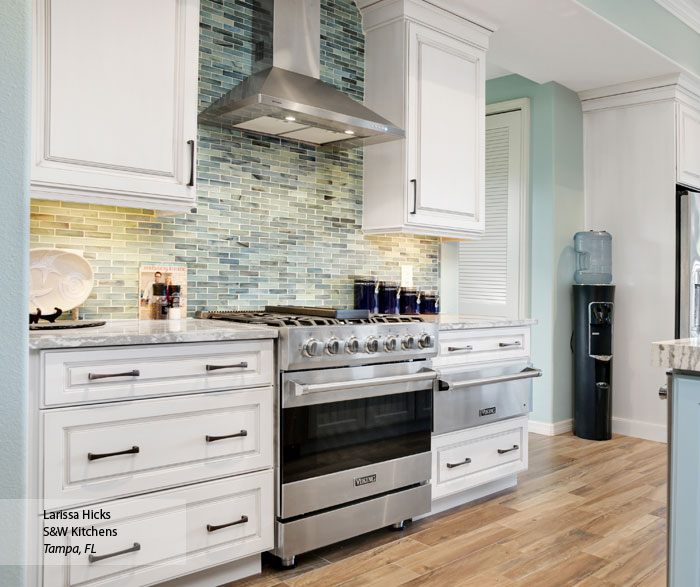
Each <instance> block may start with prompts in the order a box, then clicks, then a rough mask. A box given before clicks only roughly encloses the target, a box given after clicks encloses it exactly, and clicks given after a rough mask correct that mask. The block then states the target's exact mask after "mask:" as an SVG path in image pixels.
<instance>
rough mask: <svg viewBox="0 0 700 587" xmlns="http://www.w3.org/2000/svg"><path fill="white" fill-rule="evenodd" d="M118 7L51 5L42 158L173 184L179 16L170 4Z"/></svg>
mask: <svg viewBox="0 0 700 587" xmlns="http://www.w3.org/2000/svg"><path fill="white" fill-rule="evenodd" d="M122 5H123V6H124V9H120V10H114V6H113V4H112V3H111V2H94V1H92V0H52V1H51V13H50V21H49V23H50V31H51V35H50V45H49V47H48V49H49V55H50V61H49V63H48V65H49V79H50V80H51V92H50V94H49V95H48V96H47V98H48V99H47V104H46V106H47V123H48V124H47V129H46V131H47V142H46V149H45V156H46V158H47V159H49V160H55V161H60V160H63V161H66V162H73V163H76V164H79V165H87V166H97V167H117V168H121V169H123V170H124V171H132V172H139V171H145V172H148V173H153V174H163V175H165V176H168V175H169V176H171V177H172V176H173V175H174V173H175V167H176V165H175V156H176V153H175V150H174V149H173V140H174V138H175V137H174V130H175V129H174V126H173V122H174V121H175V112H176V107H177V104H176V102H177V97H176V96H175V95H174V93H173V89H174V88H175V83H176V74H177V71H176V60H177V41H178V31H177V24H178V22H177V13H176V12H175V11H174V10H172V5H173V2H172V1H171V0H151V1H150V2H146V3H145V4H144V3H143V2H141V1H139V0H122ZM134 15H138V18H134ZM96 23H109V26H96ZM78 27H79V30H80V34H79V35H76V34H75V33H76V30H75V29H76V28H78ZM154 35H155V36H156V38H157V40H158V41H157V42H154ZM116 96H119V102H120V103H119V108H118V109H115V108H114V106H115V104H113V103H112V102H111V100H113V99H114V97H116ZM105 106H107V107H108V109H105ZM125 147H128V148H125Z"/></svg>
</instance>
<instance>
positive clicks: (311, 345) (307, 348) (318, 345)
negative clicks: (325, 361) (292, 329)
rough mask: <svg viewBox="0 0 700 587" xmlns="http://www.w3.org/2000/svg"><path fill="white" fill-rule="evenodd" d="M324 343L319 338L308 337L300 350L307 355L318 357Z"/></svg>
mask: <svg viewBox="0 0 700 587" xmlns="http://www.w3.org/2000/svg"><path fill="white" fill-rule="evenodd" d="M324 346H325V345H324V344H323V343H322V342H321V341H320V340H316V339H315V338H310V339H309V340H307V341H306V342H304V345H303V346H302V352H303V353H304V355H305V356H307V357H320V356H321V355H322V354H323V348H324Z"/></svg>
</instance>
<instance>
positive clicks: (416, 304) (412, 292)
mask: <svg viewBox="0 0 700 587" xmlns="http://www.w3.org/2000/svg"><path fill="white" fill-rule="evenodd" d="M399 310H400V311H401V314H419V313H420V301H419V299H418V289H417V288H415V287H402V288H401V294H400V296H399Z"/></svg>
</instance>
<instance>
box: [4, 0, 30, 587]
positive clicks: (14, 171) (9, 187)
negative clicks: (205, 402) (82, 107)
mask: <svg viewBox="0 0 700 587" xmlns="http://www.w3.org/2000/svg"><path fill="white" fill-rule="evenodd" d="M0 22H2V23H3V33H2V35H0V161H2V182H0V203H2V216H1V217H0V250H1V251H2V254H3V263H2V281H3V286H2V287H1V288H0V308H2V314H3V323H2V336H0V368H2V385H1V386H0V447H2V450H0V555H1V556H0V560H2V561H10V562H11V561H20V560H22V555H23V552H24V546H25V545H24V537H25V536H26V533H27V532H26V520H25V516H24V508H23V507H21V506H22V501H19V500H20V499H21V498H24V497H25V496H26V450H27V447H26V440H25V438H26V433H25V429H26V420H27V417H26V412H27V409H26V398H27V333H28V328H27V299H28V295H27V283H28V276H27V266H28V259H27V254H28V251H29V194H28V191H29V126H30V119H29V97H30V88H31V78H30V68H31V61H30V59H31V47H30V44H29V43H30V39H31V2H29V0H4V1H3V2H2V3H0ZM3 500H17V501H14V502H9V501H3ZM18 506H19V507H18ZM24 571H25V569H24V568H23V567H21V566H0V585H2V586H3V587H12V586H15V585H22V584H23V583H24Z"/></svg>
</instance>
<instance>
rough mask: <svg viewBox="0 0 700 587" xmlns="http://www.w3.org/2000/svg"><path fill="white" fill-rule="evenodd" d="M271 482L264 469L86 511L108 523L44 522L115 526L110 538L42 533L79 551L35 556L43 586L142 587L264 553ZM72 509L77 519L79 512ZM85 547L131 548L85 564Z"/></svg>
mask: <svg viewBox="0 0 700 587" xmlns="http://www.w3.org/2000/svg"><path fill="white" fill-rule="evenodd" d="M273 482H274V478H273V471H272V470H268V471H263V472H259V473H254V474H250V475H241V476H238V477H232V478H228V479H223V480H219V481H210V482H207V483H200V484H198V485H193V486H191V487H186V488H180V489H176V490H171V491H162V492H157V493H152V494H148V495H143V496H140V497H137V498H131V499H123V500H117V501H112V502H107V503H103V504H100V506H99V507H92V508H90V509H91V511H98V510H100V509H101V510H102V511H103V512H105V513H106V514H109V516H110V519H109V520H100V521H94V522H90V521H86V520H84V519H80V520H75V521H64V522H54V521H50V520H44V526H45V527H51V526H57V525H59V526H60V525H66V526H67V527H69V528H72V527H83V526H85V527H88V528H90V527H94V528H96V529H98V530H111V531H113V532H114V531H116V536H102V537H99V536H90V537H87V536H85V537H80V536H78V537H75V536H67V537H61V538H57V537H53V538H44V539H43V542H45V543H50V544H53V545H60V546H64V547H78V548H79V549H80V553H79V554H76V553H74V552H72V553H71V554H69V555H68V556H64V555H63V554H44V555H43V562H44V566H43V584H44V587H68V586H73V585H81V586H84V587H89V586H93V585H100V587H103V586H109V585H113V586H118V587H142V586H144V585H153V584H156V583H160V582H161V581H165V580H167V579H171V578H174V577H177V576H181V575H185V574H189V573H192V572H195V571H198V570H201V569H204V568H208V567H212V566H214V565H219V564H222V563H226V562H230V561H234V560H237V559H240V558H243V557H246V556H249V555H253V554H257V553H259V552H263V551H266V550H269V549H270V548H272V547H273V542H274V530H273V528H274V526H273V524H274V502H273V495H274V491H273ZM73 511H74V512H75V515H78V516H79V517H80V518H83V515H84V514H83V512H84V510H83V509H81V510H73ZM232 522H238V523H235V524H231V523H232ZM230 524H231V525H230ZM208 526H209V527H208ZM216 526H224V527H222V528H218V529H217V528H216ZM91 532H93V531H91ZM71 533H72V532H71ZM93 533H94V532H93ZM87 544H91V545H93V548H92V551H93V552H94V554H93V556H98V557H100V556H104V555H108V554H111V553H116V552H119V551H122V550H131V552H125V553H123V554H119V555H116V556H113V557H109V558H105V559H102V560H96V561H95V560H93V562H90V560H89V558H88V557H89V553H86V552H85V547H86V545H87ZM42 549H43V546H42Z"/></svg>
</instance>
